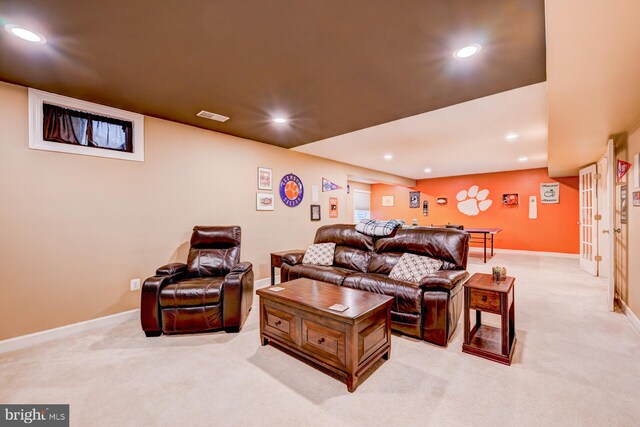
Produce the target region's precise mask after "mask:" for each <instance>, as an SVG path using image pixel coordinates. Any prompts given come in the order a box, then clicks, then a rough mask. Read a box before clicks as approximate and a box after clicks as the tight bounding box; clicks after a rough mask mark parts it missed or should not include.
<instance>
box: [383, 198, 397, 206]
mask: <svg viewBox="0 0 640 427" xmlns="http://www.w3.org/2000/svg"><path fill="white" fill-rule="evenodd" d="M394 204H395V198H394V197H393V196H382V206H385V207H392V206H393V205H394Z"/></svg>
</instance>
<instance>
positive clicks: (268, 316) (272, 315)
mask: <svg viewBox="0 0 640 427" xmlns="http://www.w3.org/2000/svg"><path fill="white" fill-rule="evenodd" d="M262 315H263V316H264V324H265V330H267V331H269V332H271V333H272V334H274V335H277V336H279V337H281V338H284V339H286V340H289V341H291V342H293V343H297V342H298V340H297V337H298V328H297V325H296V320H297V319H296V316H295V315H293V314H291V313H287V312H285V311H282V310H278V309H277V308H274V307H271V306H268V305H265V306H264V313H262Z"/></svg>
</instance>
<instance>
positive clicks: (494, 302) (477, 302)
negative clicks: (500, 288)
mask: <svg viewBox="0 0 640 427" xmlns="http://www.w3.org/2000/svg"><path fill="white" fill-rule="evenodd" d="M469 300H470V301H469V308H470V309H472V310H474V309H478V310H484V311H488V312H491V313H500V294H499V293H497V292H491V291H484V290H481V289H470V294H469Z"/></svg>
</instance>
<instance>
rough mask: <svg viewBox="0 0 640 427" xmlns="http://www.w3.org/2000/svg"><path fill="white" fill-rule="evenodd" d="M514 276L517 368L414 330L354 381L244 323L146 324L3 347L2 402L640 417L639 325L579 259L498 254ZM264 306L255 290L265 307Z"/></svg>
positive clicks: (126, 421) (191, 421) (405, 417)
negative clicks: (228, 328) (204, 330)
mask: <svg viewBox="0 0 640 427" xmlns="http://www.w3.org/2000/svg"><path fill="white" fill-rule="evenodd" d="M495 264H498V265H506V266H507V268H508V273H509V275H513V276H515V277H516V278H517V282H516V327H517V334H518V344H517V348H516V353H515V361H514V364H513V365H512V366H510V367H506V366H503V365H499V364H497V363H494V362H489V361H486V360H483V359H480V358H478V357H474V356H471V355H467V354H463V353H462V352H461V344H462V326H461V324H460V325H459V327H458V330H457V331H456V333H455V335H454V338H453V341H452V342H451V343H450V344H449V347H448V348H440V347H436V346H433V345H429V344H427V343H425V342H421V341H418V340H414V339H411V338H407V337H402V336H394V337H393V339H392V346H393V348H392V357H391V359H390V360H389V361H387V362H385V363H384V364H382V366H380V368H379V369H378V370H377V371H376V372H374V373H373V375H371V376H370V377H369V378H368V379H367V380H366V381H365V382H364V383H362V385H360V387H359V388H358V389H357V390H356V392H355V393H353V394H351V393H348V392H347V390H346V387H345V385H344V384H342V383H340V382H338V381H336V380H334V379H333V378H331V377H329V376H326V375H324V374H322V373H321V372H319V371H317V370H315V369H313V368H311V367H309V366H307V365H306V364H304V363H301V362H299V361H297V360H295V359H292V358H291V357H289V356H287V355H286V354H284V353H282V352H280V351H278V350H276V349H274V348H272V347H270V346H267V347H261V346H260V343H259V338H258V318H257V313H256V312H257V310H253V312H252V314H251V316H250V318H249V320H248V322H247V324H246V326H245V328H244V329H243V331H242V332H241V333H239V334H225V333H224V332H220V333H213V334H205V335H191V336H178V337H176V336H174V337H170V336H163V337H159V338H146V337H145V336H144V334H143V333H142V331H141V330H140V327H139V325H138V323H137V322H135V321H130V322H127V323H124V324H122V325H120V326H117V327H113V328H109V329H102V330H96V331H93V332H87V333H83V334H79V335H76V336H73V337H69V338H65V339H61V340H58V341H54V342H50V343H46V344H42V345H39V346H35V347H31V348H29V349H24V350H20V351H16V352H13V353H5V354H3V355H0V402H2V403H69V404H71V421H72V425H76V426H89V425H90V426H128V425H131V426H151V425H166V426H169V425H193V426H199V425H201V426H205V425H219V426H254V425H255V426H262V425H265V426H268V425H284V426H288V425H304V426H326V425H336V426H348V425H351V426H355V425H367V426H382V425H384V426H400V425H421V426H423V425H438V426H442V425H447V426H449V425H452V426H456V425H459V426H503V425H504V426H541V425H567V426H571V425H573V426H585V425H593V426H604V425H611V426H633V425H636V426H637V425H639V424H640V335H639V334H637V333H636V332H635V331H634V330H633V329H632V327H631V325H630V323H629V321H628V320H627V319H626V318H625V317H624V316H623V315H622V314H620V313H610V312H608V311H607V309H606V289H605V285H604V283H603V282H602V281H601V280H599V279H595V278H593V277H590V276H589V275H587V274H585V273H582V272H581V271H580V270H579V269H578V262H577V260H575V259H567V258H555V257H548V256H544V257H543V256H535V255H514V254H500V255H496V257H495V258H494V259H493V260H491V261H489V263H488V264H486V265H484V264H482V262H481V260H480V259H479V258H478V257H477V256H474V257H472V259H471V261H470V266H469V270H470V271H471V272H475V271H484V272H488V271H489V270H490V266H491V265H495ZM256 306H257V300H256V301H255V302H254V307H256Z"/></svg>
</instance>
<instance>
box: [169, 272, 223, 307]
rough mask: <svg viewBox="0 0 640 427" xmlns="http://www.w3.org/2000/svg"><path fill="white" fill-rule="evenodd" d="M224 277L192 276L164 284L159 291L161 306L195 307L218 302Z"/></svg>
mask: <svg viewBox="0 0 640 427" xmlns="http://www.w3.org/2000/svg"><path fill="white" fill-rule="evenodd" d="M223 282H224V277H207V278H193V279H186V280H182V281H180V282H177V283H172V284H170V285H167V286H165V287H164V288H162V290H161V291H160V298H159V300H160V305H161V306H162V307H195V306H200V305H210V304H218V303H219V302H220V294H221V293H222V283H223Z"/></svg>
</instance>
